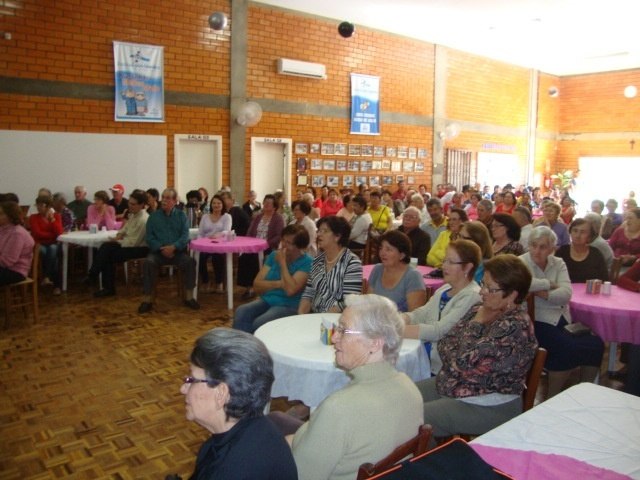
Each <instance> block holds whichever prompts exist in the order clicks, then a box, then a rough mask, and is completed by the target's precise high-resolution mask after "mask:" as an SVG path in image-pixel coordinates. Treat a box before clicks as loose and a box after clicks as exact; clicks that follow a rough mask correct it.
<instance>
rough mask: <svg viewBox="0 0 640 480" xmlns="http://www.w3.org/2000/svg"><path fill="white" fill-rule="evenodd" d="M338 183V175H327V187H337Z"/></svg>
mask: <svg viewBox="0 0 640 480" xmlns="http://www.w3.org/2000/svg"><path fill="white" fill-rule="evenodd" d="M339 184H340V177H338V176H337V175H327V187H337V186H339Z"/></svg>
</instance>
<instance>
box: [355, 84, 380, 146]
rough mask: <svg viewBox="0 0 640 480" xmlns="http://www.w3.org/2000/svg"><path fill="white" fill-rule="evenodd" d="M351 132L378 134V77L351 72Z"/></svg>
mask: <svg viewBox="0 0 640 480" xmlns="http://www.w3.org/2000/svg"><path fill="white" fill-rule="evenodd" d="M351 133H354V134H360V135H380V77H373V76H371V75H361V74H359V73H352V74H351Z"/></svg>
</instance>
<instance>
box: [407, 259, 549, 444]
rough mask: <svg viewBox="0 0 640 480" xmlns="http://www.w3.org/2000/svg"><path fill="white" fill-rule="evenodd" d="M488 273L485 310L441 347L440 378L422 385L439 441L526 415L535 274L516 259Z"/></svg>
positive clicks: (427, 417) (490, 264) (467, 318)
mask: <svg viewBox="0 0 640 480" xmlns="http://www.w3.org/2000/svg"><path fill="white" fill-rule="evenodd" d="M484 268H485V270H484V278H483V283H482V285H481V289H480V295H481V297H482V304H480V305H476V306H475V307H473V308H472V309H471V310H470V311H469V312H467V313H466V314H465V315H464V316H463V317H462V319H461V320H460V321H459V322H457V323H456V324H455V325H454V326H453V328H452V329H451V330H449V332H448V333H447V334H446V335H445V336H444V337H443V338H441V339H440V340H439V341H438V353H439V354H440V358H441V359H442V369H441V370H440V371H439V372H438V375H437V376H436V377H432V378H429V379H427V380H422V381H420V382H418V383H417V386H418V389H419V390H420V393H421V394H422V398H423V401H424V421H425V423H428V424H431V425H432V426H433V434H434V436H435V437H444V436H449V435H454V434H457V433H466V434H471V435H482V434H483V433H485V432H488V431H489V430H491V429H493V428H495V427H497V426H499V425H501V424H503V423H504V422H507V421H509V420H511V419H512V418H514V417H515V416H517V415H519V414H520V413H522V397H521V395H522V391H523V390H524V386H525V382H526V377H527V373H528V371H529V368H530V367H531V362H532V361H533V357H534V356H535V352H536V349H537V347H538V342H537V341H536V337H535V335H534V333H533V328H532V326H531V322H530V320H529V316H528V315H527V309H526V303H523V302H524V300H525V298H526V296H527V292H528V291H529V285H530V284H531V274H530V273H529V270H528V269H527V267H526V265H525V264H524V263H522V261H520V259H519V258H518V257H516V256H515V255H511V254H504V255H498V256H497V257H493V258H492V259H490V260H487V262H486V263H485V265H484Z"/></svg>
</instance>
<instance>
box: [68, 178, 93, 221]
mask: <svg viewBox="0 0 640 480" xmlns="http://www.w3.org/2000/svg"><path fill="white" fill-rule="evenodd" d="M73 196H74V197H75V199H74V200H72V201H70V202H69V204H68V205H67V207H68V208H69V210H71V212H72V213H73V218H75V221H76V224H77V225H78V226H82V225H84V224H85V222H86V220H87V209H88V208H89V205H91V202H90V201H89V200H87V189H86V188H85V187H84V186H82V185H76V186H75V188H74V189H73Z"/></svg>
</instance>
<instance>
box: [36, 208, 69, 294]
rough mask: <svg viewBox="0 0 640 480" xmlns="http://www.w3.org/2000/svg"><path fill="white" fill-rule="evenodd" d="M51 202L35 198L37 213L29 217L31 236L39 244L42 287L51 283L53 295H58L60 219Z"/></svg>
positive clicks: (59, 280) (59, 284)
mask: <svg viewBox="0 0 640 480" xmlns="http://www.w3.org/2000/svg"><path fill="white" fill-rule="evenodd" d="M52 204H53V200H52V199H51V197H48V196H39V197H38V198H36V207H37V208H38V213H34V214H33V215H31V216H30V217H29V224H30V226H31V236H32V237H33V239H34V240H35V241H36V242H38V243H39V244H40V257H41V258H42V272H43V277H44V278H43V280H42V283H43V284H44V285H47V284H50V283H52V282H53V294H54V295H60V293H61V290H60V287H61V285H62V282H61V278H60V268H59V266H58V264H59V262H58V256H59V252H60V249H59V245H58V236H60V235H62V232H63V229H62V218H61V217H60V214H59V213H55V211H54V210H53V208H52Z"/></svg>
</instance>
